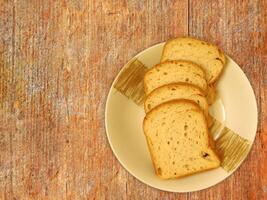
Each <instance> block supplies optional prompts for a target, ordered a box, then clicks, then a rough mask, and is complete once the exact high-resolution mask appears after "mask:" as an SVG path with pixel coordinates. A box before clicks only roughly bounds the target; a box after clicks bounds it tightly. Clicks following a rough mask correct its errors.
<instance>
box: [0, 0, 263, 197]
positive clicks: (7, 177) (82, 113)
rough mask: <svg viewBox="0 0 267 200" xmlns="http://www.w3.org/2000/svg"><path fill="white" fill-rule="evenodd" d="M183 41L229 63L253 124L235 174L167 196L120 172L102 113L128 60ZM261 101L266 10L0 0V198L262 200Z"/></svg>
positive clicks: (256, 5)
mask: <svg viewBox="0 0 267 200" xmlns="http://www.w3.org/2000/svg"><path fill="white" fill-rule="evenodd" d="M181 35H189V36H196V37H199V38H202V39H205V40H207V41H209V42H212V43H215V44H217V45H218V46H220V48H221V49H223V50H224V51H225V52H226V53H227V54H228V55H230V56H231V57H232V58H234V59H235V60H236V62H237V63H238V64H239V65H240V66H241V67H242V69H243V71H244V72H245V73H246V75H247V76H248V78H249V80H250V81H251V84H252V86H253V89H254V92H255V95H256V97H257V103H258V110H259V124H258V131H257V137H256V141H255V144H254V145H253V148H252V151H251V153H250V155H249V156H248V158H247V159H246V161H245V162H244V163H243V165H242V166H241V167H240V168H239V169H238V170H237V171H236V172H235V173H234V175H232V176H231V177H229V178H228V179H226V180H225V181H223V182H222V183H220V184H217V185H216V186H214V187H211V188H209V189H206V190H203V191H199V192H194V193H186V194H175V193H168V192H163V191H159V190H157V189H153V188H151V187H149V186H147V185H145V184H143V183H141V182H140V181H138V180H137V179H135V178H134V177H133V176H132V175H130V174H129V173H128V172H127V171H126V170H125V169H124V168H123V167H122V166H121V165H120V164H119V162H118V161H117V159H116V158H115V156H114V155H113V153H112V151H111V149H110V146H109V144H108V140H107V137H106V133H105V127H104V109H105V101H106V97H107V93H108V91H109V88H110V86H111V83H112V81H113V79H114V78H115V76H116V74H117V73H118V72H119V70H120V68H121V67H122V66H123V65H124V64H125V63H126V62H127V60H129V59H130V58H131V57H132V56H134V55H135V54H136V53H138V52H140V51H141V50H143V49H145V48H147V47H149V46H151V45H153V44H156V43H159V42H162V41H165V40H167V39H169V38H172V37H175V36H181ZM266 96H267V1H266V0H254V1H252V0H251V1H248V0H246V1H237V0H229V1H228V0H225V1H211V0H204V1H200V0H180V1H171V0H162V1H158V0H149V1H137V0H136V1H135V0H128V1H126V0H121V1H113V0H105V1H104V0H103V1H96V0H95V1H93V0H90V1H83V0H77V1H74V0H73V1H70V0H46V1H41V0H20V1H14V2H12V1H7V0H0V199H12V200H15V199H16V200H21V199H116V200H117V199H138V200H139V199H218V200H220V199H227V200H228V199H242V200H244V199H259V200H261V199H264V197H265V199H266V198H267V166H266V165H267V156H266V155H267V147H266V145H267V135H266V134H267V132H266V131H267V99H266ZM244 101H246V99H244Z"/></svg>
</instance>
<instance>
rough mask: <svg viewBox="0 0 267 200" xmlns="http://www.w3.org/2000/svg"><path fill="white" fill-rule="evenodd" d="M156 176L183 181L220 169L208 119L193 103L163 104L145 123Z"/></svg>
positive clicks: (182, 101)
mask: <svg viewBox="0 0 267 200" xmlns="http://www.w3.org/2000/svg"><path fill="white" fill-rule="evenodd" d="M143 128H144V133H145V135H146V139H147V143H148V146H149V150H150V154H151V157H152V160H153V164H154V167H155V171H156V174H157V175H158V176H159V177H161V178H163V179H170V178H179V177H183V176H187V175H191V174H194V173H198V172H202V171H206V170H210V169H214V168H217V167H219V166H220V160H219V158H218V156H217V155H216V153H215V151H214V150H213V149H212V147H211V146H210V140H209V131H208V127H207V123H206V119H205V116H204V114H203V112H202V111H201V110H200V108H199V106H198V105H197V104H195V103H194V102H192V101H190V100H174V101H168V102H166V103H163V104H160V105H159V106H157V107H155V108H153V109H152V110H151V111H150V112H148V113H147V115H146V117H145V119H144V123H143Z"/></svg>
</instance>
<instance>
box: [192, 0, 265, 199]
mask: <svg viewBox="0 0 267 200" xmlns="http://www.w3.org/2000/svg"><path fill="white" fill-rule="evenodd" d="M189 7H190V9H189V13H190V14H189V34H190V35H191V36H196V37H200V38H203V39H205V40H207V41H210V42H212V43H215V44H217V45H219V46H220V47H221V48H222V50H223V51H225V52H226V53H227V54H228V55H230V56H231V57H232V58H233V59H234V60H235V61H236V62H237V63H238V64H239V65H240V66H241V68H242V69H243V71H244V72H245V73H246V75H247V76H248V78H249V80H250V82H251V84H252V86H253V89H254V92H255V95H256V97H257V103H258V110H259V124H258V131H257V136H256V142H255V144H254V146H253V149H252V151H251V153H250V155H249V157H248V159H247V160H246V161H245V162H244V163H243V165H242V166H241V167H240V168H239V169H238V170H237V171H236V172H235V173H234V175H232V176H231V177H230V178H228V179H227V180H225V181H223V182H222V183H220V184H218V185H216V186H215V187H212V188H210V189H208V190H204V191H201V192H197V193H193V194H192V195H190V197H191V198H193V199H195V198H200V199H202V198H205V199H264V197H265V198H266V197H267V180H266V174H267V171H266V169H265V167H264V166H266V165H267V158H266V150H267V148H266V145H267V140H266V129H267V125H266V110H267V107H266V94H267V93H266V88H267V83H266V78H267V74H266V63H267V57H266V52H267V24H266V19H267V18H266V14H267V13H266V10H267V4H266V1H260V0H259V1H237V0H233V1H220V2H219V3H218V2H215V1H212V2H211V1H208V0H205V1H197V0H191V1H190V6H189ZM264 133H265V134H264Z"/></svg>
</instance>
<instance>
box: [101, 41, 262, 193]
mask: <svg viewBox="0 0 267 200" xmlns="http://www.w3.org/2000/svg"><path fill="white" fill-rule="evenodd" d="M165 43H166V41H165V42H160V43H156V44H153V45H152V46H149V47H148V48H146V49H143V50H141V51H140V52H138V53H137V54H135V55H134V56H133V57H131V58H130V59H129V60H128V61H127V62H126V63H125V64H124V65H123V66H122V67H121V69H120V70H119V72H118V73H117V74H116V77H115V78H114V80H113V82H112V84H111V86H110V87H109V92H108V94H107V98H106V102H105V132H106V136H107V138H108V142H109V146H110V148H111V150H112V153H113V155H114V156H115V158H116V159H117V160H118V161H119V163H120V165H121V166H122V167H123V168H124V169H125V170H126V171H127V173H129V174H130V175H131V176H133V177H134V178H136V179H137V180H138V181H140V182H141V183H143V184H146V185H148V186H150V187H152V188H154V189H157V190H160V191H165V192H173V193H187V192H197V191H202V190H205V189H208V188H210V187H213V186H216V185H218V184H219V183H222V182H223V181H225V180H226V179H227V178H229V177H230V176H232V175H233V174H234V172H235V171H236V170H238V169H239V167H240V166H241V165H242V164H243V163H244V161H245V160H247V159H248V157H249V155H250V153H251V150H252V147H253V146H254V143H255V139H256V135H257V129H258V124H259V113H258V104H257V98H256V95H255V92H254V89H253V87H252V85H251V82H250V80H249V78H248V77H247V75H246V74H245V72H244V71H243V70H242V68H241V67H240V66H239V65H238V64H237V63H236V62H235V60H233V59H232V58H231V57H230V56H228V55H227V54H225V53H224V54H225V56H226V57H227V59H231V61H232V62H233V63H234V64H235V65H237V66H238V68H239V71H240V72H241V73H243V75H244V76H245V78H246V79H247V81H248V83H249V87H250V89H251V90H252V93H253V96H254V98H253V99H254V101H255V103H256V113H257V115H256V130H255V134H254V137H253V140H251V145H250V147H249V149H248V152H247V155H246V156H245V157H244V158H243V159H242V160H241V161H240V163H239V165H238V166H237V167H236V168H235V169H234V170H232V171H231V172H229V173H228V174H227V175H226V176H225V177H224V178H223V179H222V180H219V181H218V182H216V183H213V184H211V185H209V186H208V187H204V188H201V189H195V190H188V191H173V190H171V189H168V188H166V187H161V188H160V187H156V186H154V185H152V184H150V183H149V182H146V181H145V180H144V179H143V178H142V177H137V176H136V175H135V173H133V172H132V171H131V170H130V169H129V168H128V167H127V166H126V165H125V163H124V162H123V161H122V160H121V159H120V158H119V156H118V153H117V152H116V150H115V148H114V146H113V144H112V142H111V138H110V134H109V131H108V120H107V118H108V117H107V110H108V103H109V101H110V98H111V94H112V91H113V90H114V89H115V88H114V85H115V83H116V81H117V80H118V78H119V76H120V74H121V73H122V71H123V69H124V68H125V67H126V66H127V65H128V64H130V63H131V62H132V61H133V60H134V59H138V56H139V55H141V54H143V53H144V52H145V51H149V50H150V49H152V48H155V47H157V46H160V45H163V44H165Z"/></svg>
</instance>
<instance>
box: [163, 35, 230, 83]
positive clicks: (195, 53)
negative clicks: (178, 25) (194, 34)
mask: <svg viewBox="0 0 267 200" xmlns="http://www.w3.org/2000/svg"><path fill="white" fill-rule="evenodd" d="M180 59H183V60H188V61H192V62H194V63H197V64H198V65H200V66H201V67H202V68H203V69H204V71H205V72H206V78H207V82H208V84H213V83H215V82H216V81H217V80H218V78H219V76H220V74H221V73H222V70H223V67H224V65H225V62H226V59H225V56H224V54H223V53H222V51H221V50H220V49H219V48H218V47H216V46H215V45H212V44H210V43H207V42H205V41H202V40H199V39H196V38H190V37H181V38H175V39H171V40H169V41H167V42H166V44H165V45H164V49H163V53H162V57H161V62H164V61H167V60H180Z"/></svg>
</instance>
